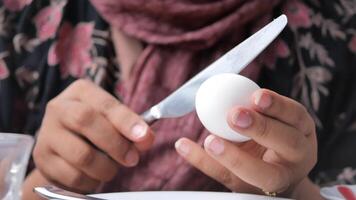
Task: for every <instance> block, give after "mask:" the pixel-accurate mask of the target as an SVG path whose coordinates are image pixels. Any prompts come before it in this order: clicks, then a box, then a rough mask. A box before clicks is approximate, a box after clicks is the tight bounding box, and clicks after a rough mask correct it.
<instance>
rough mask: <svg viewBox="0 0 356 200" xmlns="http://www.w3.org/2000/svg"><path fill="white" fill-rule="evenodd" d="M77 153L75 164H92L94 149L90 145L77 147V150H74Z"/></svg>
mask: <svg viewBox="0 0 356 200" xmlns="http://www.w3.org/2000/svg"><path fill="white" fill-rule="evenodd" d="M74 155H75V164H77V165H79V166H87V165H90V164H91V163H92V161H93V159H94V156H93V150H92V148H91V147H89V146H82V147H80V148H77V151H76V152H74Z"/></svg>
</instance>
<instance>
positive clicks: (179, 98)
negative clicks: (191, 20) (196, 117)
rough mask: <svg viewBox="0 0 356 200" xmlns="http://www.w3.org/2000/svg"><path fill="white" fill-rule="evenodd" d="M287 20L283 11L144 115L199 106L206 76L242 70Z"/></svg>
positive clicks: (176, 113) (150, 120) (162, 115)
mask: <svg viewBox="0 0 356 200" xmlns="http://www.w3.org/2000/svg"><path fill="white" fill-rule="evenodd" d="M287 21H288V20H287V17H286V16H285V15H281V16H279V17H278V18H276V19H275V20H273V21H272V22H270V23H269V24H267V25H266V26H264V27H263V28H262V29H260V30H259V31H258V32H256V33H255V34H253V35H252V36H250V37H249V38H247V39H246V40H244V41H243V42H241V43H240V44H238V45H237V46H235V47H234V48H233V49H231V50H230V51H228V52H227V53H226V54H224V55H223V56H222V57H220V58H219V59H217V60H216V61H214V62H213V63H212V64H210V65H209V66H208V67H207V68H205V69H204V70H202V71H201V72H199V73H198V74H197V75H195V76H194V77H193V78H191V79H190V80H188V81H187V82H186V83H185V84H183V85H182V86H181V87H179V88H178V89H177V90H175V91H174V92H173V93H171V94H170V95H169V96H168V97H166V98H165V99H163V100H162V101H161V102H159V103H158V104H156V105H154V106H153V107H151V108H150V109H148V110H147V111H146V112H144V113H143V114H142V115H141V116H142V118H143V119H144V120H145V121H146V122H147V123H148V124H151V123H153V122H154V121H156V120H158V119H161V118H175V117H181V116H184V115H186V114H188V113H190V112H192V111H193V110H194V108H195V94H196V92H197V90H198V89H199V87H200V85H201V84H202V83H203V82H204V81H205V80H207V79H208V78H210V77H211V76H213V75H216V74H220V73H239V72H241V70H242V69H244V68H245V67H246V66H247V65H248V64H249V63H250V62H251V61H252V60H253V59H254V58H256V57H257V56H258V55H259V54H260V53H261V52H262V51H263V50H264V49H265V48H266V47H267V46H268V45H269V44H270V43H271V42H272V41H273V40H274V39H275V38H276V37H277V36H278V35H279V34H280V33H281V32H282V30H283V29H284V27H285V26H286V25H287Z"/></svg>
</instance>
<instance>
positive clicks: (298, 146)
mask: <svg viewBox="0 0 356 200" xmlns="http://www.w3.org/2000/svg"><path fill="white" fill-rule="evenodd" d="M303 139H304V137H300V136H299V135H296V137H294V139H293V140H292V143H291V144H290V147H291V148H292V149H294V150H296V151H297V152H298V151H299V150H303V148H304V145H303V144H304V140H303Z"/></svg>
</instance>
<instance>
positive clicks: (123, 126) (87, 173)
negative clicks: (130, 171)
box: [33, 80, 154, 192]
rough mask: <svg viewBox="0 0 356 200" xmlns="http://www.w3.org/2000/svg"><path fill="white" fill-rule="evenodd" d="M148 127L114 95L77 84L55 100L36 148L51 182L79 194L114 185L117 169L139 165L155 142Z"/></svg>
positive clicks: (85, 83) (39, 165) (37, 158)
mask: <svg viewBox="0 0 356 200" xmlns="http://www.w3.org/2000/svg"><path fill="white" fill-rule="evenodd" d="M153 139H154V137H153V133H152V132H151V130H150V129H149V126H148V125H147V124H146V123H145V122H144V121H143V120H142V119H141V118H140V117H139V116H138V115H136V114H135V113H134V112H132V111H131V110H130V109H128V108H127V107H125V106H124V105H123V104H121V103H120V102H119V101H117V100H116V99H115V98H114V97H112V96H111V95H110V94H108V93H106V92H105V91H104V90H102V89H100V88H99V87H97V86H96V85H94V84H93V83H91V82H89V81H86V80H78V81H76V82H74V83H73V84H72V85H70V86H69V87H68V88H67V89H66V90H65V91H63V92H62V93H61V94H60V95H59V96H57V97H56V98H54V99H53V100H51V101H50V102H49V103H48V105H47V108H46V113H45V116H44V119H43V122H42V126H41V128H40V133H39V136H38V139H37V144H36V146H35V149H34V153H33V156H34V160H35V163H36V166H37V168H38V169H39V170H40V171H41V173H42V174H43V175H44V176H45V177H46V178H47V179H48V180H49V181H51V182H52V183H56V184H59V185H61V186H62V187H67V188H70V189H73V190H77V191H80V192H91V191H93V190H94V189H95V188H96V187H97V186H98V184H99V183H100V182H102V181H109V180H111V179H112V178H113V177H114V176H115V175H116V173H117V169H118V165H119V164H120V165H124V166H127V167H131V166H135V165H136V164H137V163H138V161H139V150H147V149H148V148H149V147H150V146H151V144H152V142H153Z"/></svg>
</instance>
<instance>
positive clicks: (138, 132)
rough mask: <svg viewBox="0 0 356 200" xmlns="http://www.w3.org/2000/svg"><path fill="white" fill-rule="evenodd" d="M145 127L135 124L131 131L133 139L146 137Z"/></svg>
mask: <svg viewBox="0 0 356 200" xmlns="http://www.w3.org/2000/svg"><path fill="white" fill-rule="evenodd" d="M146 129H147V127H146V126H145V125H142V124H139V123H138V124H135V125H134V126H133V127H132V129H131V134H132V136H133V137H134V138H136V139H139V138H142V137H144V136H145V135H146V132H147V130H146Z"/></svg>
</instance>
